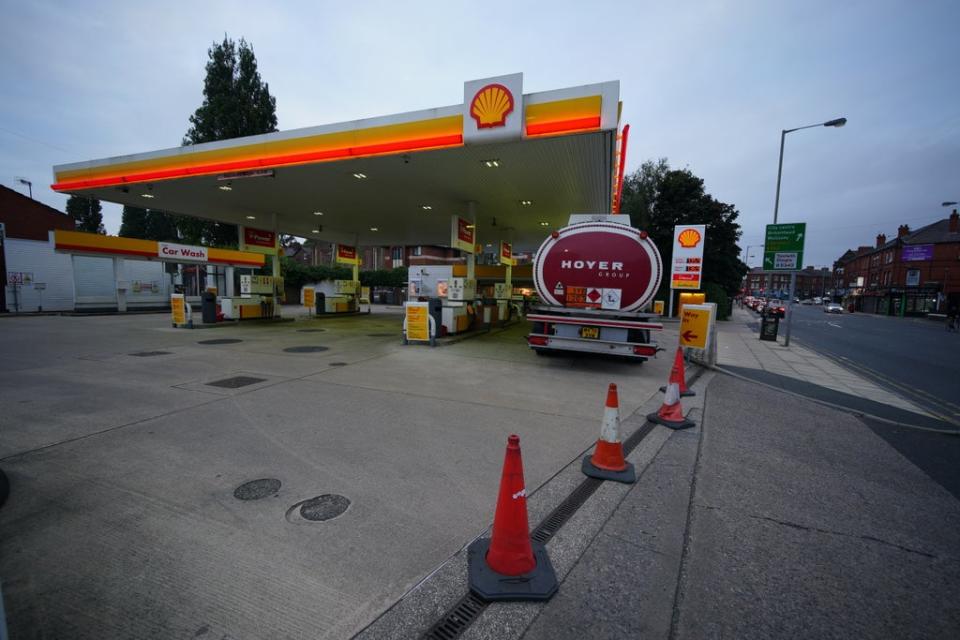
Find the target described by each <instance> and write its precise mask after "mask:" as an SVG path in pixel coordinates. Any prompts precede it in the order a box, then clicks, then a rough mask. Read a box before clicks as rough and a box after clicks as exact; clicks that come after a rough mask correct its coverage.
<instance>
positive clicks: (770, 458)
mask: <svg viewBox="0 0 960 640" xmlns="http://www.w3.org/2000/svg"><path fill="white" fill-rule="evenodd" d="M692 388H693V389H694V390H696V392H697V394H698V395H697V396H696V397H694V398H689V399H684V402H685V407H686V408H687V410H688V415H689V417H692V418H693V419H694V420H696V422H697V427H696V428H694V429H689V430H685V431H670V430H668V429H665V428H663V427H660V426H657V427H654V428H653V429H652V430H651V431H650V432H649V435H647V436H646V437H645V438H643V440H641V443H640V445H639V446H637V448H636V449H634V450H633V452H632V453H631V454H630V455H629V456H628V460H630V461H631V462H633V463H634V464H635V465H636V467H637V471H638V475H639V479H638V482H637V483H636V484H634V485H624V484H618V483H613V482H605V483H603V485H602V486H601V487H600V488H599V489H598V490H597V491H596V493H595V494H593V496H591V497H590V498H589V499H588V500H587V501H586V503H585V504H584V505H583V506H582V507H581V508H580V509H579V510H578V511H577V512H576V513H575V514H574V515H573V516H572V517H571V519H570V520H569V521H568V522H567V523H566V524H565V525H564V526H563V527H562V528H561V529H560V531H559V532H558V533H557V534H556V535H555V536H554V537H553V538H552V539H551V540H550V541H549V542H548V543H547V545H546V546H547V550H548V553H549V555H550V557H551V562H552V564H553V565H554V568H555V570H556V572H557V576H558V579H559V580H560V588H559V591H558V593H557V594H556V596H554V598H553V599H552V600H550V601H549V602H547V603H493V604H489V605H487V606H486V607H484V608H482V610H481V611H480V613H479V615H478V616H477V617H476V619H475V620H473V621H472V623H471V624H469V626H467V627H466V628H465V629H462V630H461V631H462V635H460V636H459V637H462V638H469V639H493V638H497V639H509V638H524V639H540V638H543V639H550V640H555V639H567V638H569V639H571V640H572V639H580V638H672V639H673V638H691V639H700V638H725V637H730V638H850V637H856V638H888V637H896V638H946V637H953V636H954V635H955V633H956V630H957V629H958V628H960V554H958V549H960V501H958V499H957V497H955V496H954V495H951V493H950V492H948V491H947V490H946V489H945V488H944V487H942V486H941V485H940V484H938V483H937V482H936V481H934V480H933V479H931V478H930V477H929V476H928V475H926V474H925V473H924V472H923V471H921V470H920V469H919V468H918V467H916V466H915V465H913V464H912V463H911V462H910V461H909V460H907V459H906V458H904V457H903V456H901V455H900V454H899V453H898V451H897V450H896V449H895V448H894V447H892V446H890V445H889V444H888V443H887V442H886V441H885V440H884V439H883V438H881V437H880V436H878V435H877V434H876V433H875V432H874V430H873V429H871V427H870V426H868V425H867V424H865V423H864V422H863V421H862V420H860V419H858V418H857V417H855V416H852V415H850V414H849V413H847V412H842V411H837V410H834V409H831V408H829V407H824V406H822V405H819V404H815V403H813V402H811V401H808V400H806V399H803V398H799V397H797V396H795V395H792V394H785V393H783V392H780V391H777V390H775V389H771V388H769V387H765V386H763V387H761V386H758V385H756V384H753V383H751V382H749V381H744V380H740V379H737V378H734V377H730V376H727V375H724V374H720V373H707V374H705V375H704V376H703V377H702V378H701V379H700V380H699V381H698V382H697V383H695V384H694V385H693V387H692ZM656 404H657V402H656V401H655V402H652V403H650V404H648V405H647V406H645V407H641V408H640V409H639V410H638V411H637V412H635V413H634V414H632V415H629V416H628V417H627V418H626V419H625V420H624V421H623V429H624V437H626V436H628V435H630V434H631V433H633V432H634V431H635V430H637V429H640V428H642V427H643V424H644V418H643V415H644V412H645V411H647V410H649V409H651V408H653V407H655V405H656ZM936 437H938V438H949V437H950V436H943V435H937V436H936ZM581 480H582V475H581V474H580V472H579V464H578V463H577V462H574V463H572V464H571V465H569V466H567V467H566V468H564V469H563V471H561V472H560V473H559V474H558V475H557V476H556V477H555V478H554V479H553V480H551V482H549V483H548V484H547V485H545V486H543V487H541V488H539V489H538V490H537V491H536V492H534V493H533V495H531V496H530V497H529V498H528V508H529V510H530V520H531V523H536V522H538V521H539V520H540V519H541V518H542V517H543V516H544V515H545V514H547V513H549V512H550V511H551V510H552V509H554V508H555V507H556V506H557V505H558V504H560V502H561V501H562V500H563V498H564V497H565V496H566V495H567V494H568V493H569V492H570V491H571V490H573V488H574V487H576V486H577V485H578V483H579V482H580V481H581ZM488 535H489V533H488ZM466 590H467V584H466V560H465V552H464V550H461V551H460V552H459V553H458V554H456V555H455V556H454V557H453V558H451V559H450V560H449V561H448V562H446V563H445V564H443V565H442V566H441V567H439V568H438V569H437V571H435V572H434V573H433V574H432V575H431V577H430V578H429V579H428V580H427V581H425V582H424V583H422V584H420V585H418V586H417V587H416V588H415V589H414V590H413V591H411V592H410V593H409V594H407V596H406V597H404V598H403V599H402V600H400V601H399V602H397V603H396V604H395V605H394V606H393V607H392V608H391V609H390V610H388V611H387V612H386V613H385V614H384V615H383V616H381V617H380V618H378V619H377V620H376V621H375V622H374V623H373V624H371V625H370V626H369V627H367V628H366V629H365V630H364V631H363V632H362V633H361V634H359V635H358V636H357V637H356V638H357V640H374V639H377V640H380V639H393V638H417V637H429V638H441V637H443V638H452V637H458V636H456V635H441V634H439V633H438V634H436V635H429V631H430V630H431V627H432V625H433V624H435V623H436V622H437V621H438V620H441V619H443V618H444V614H445V613H446V612H449V611H450V610H451V608H452V607H454V606H455V605H456V604H457V603H458V602H459V599H460V598H461V597H462V596H463V595H464V593H465V592H466ZM425 634H426V635H425Z"/></svg>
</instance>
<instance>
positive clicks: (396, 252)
mask: <svg viewBox="0 0 960 640" xmlns="http://www.w3.org/2000/svg"><path fill="white" fill-rule="evenodd" d="M390 257H391V258H393V259H394V260H403V247H394V248H393V249H391V251H390Z"/></svg>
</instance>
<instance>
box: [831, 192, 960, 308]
mask: <svg viewBox="0 0 960 640" xmlns="http://www.w3.org/2000/svg"><path fill="white" fill-rule="evenodd" d="M833 278H834V287H835V288H836V289H837V290H838V292H840V295H842V296H844V298H845V301H846V304H847V305H848V306H849V305H853V308H854V309H855V310H857V311H863V312H866V313H880V314H886V315H925V314H927V313H935V312H936V313H946V312H947V311H948V310H950V309H957V308H960V215H958V214H957V211H956V209H954V211H953V213H951V214H950V216H949V217H948V218H945V219H943V220H938V221H936V222H934V223H932V224H928V225H926V226H925V227H922V228H920V229H917V230H916V231H911V230H910V227H909V226H908V225H905V224H904V225H900V227H899V228H898V229H897V235H896V237H894V238H892V239H890V240H888V239H887V236H886V235H885V234H882V233H881V234H879V235H878V236H877V237H876V241H875V243H874V245H873V246H861V247H858V248H857V249H856V250H853V249H851V250H848V251H847V252H846V253H844V254H843V255H842V256H840V258H838V259H837V261H836V262H835V263H834V265H833Z"/></svg>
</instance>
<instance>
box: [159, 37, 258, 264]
mask: <svg viewBox="0 0 960 640" xmlns="http://www.w3.org/2000/svg"><path fill="white" fill-rule="evenodd" d="M207 56H208V58H209V60H208V61H207V68H206V71H207V75H206V78H205V79H204V81H203V104H201V105H200V107H199V108H197V110H196V111H195V112H194V114H193V115H192V116H190V128H189V129H188V130H187V135H186V136H184V138H183V144H184V145H190V144H200V143H203V142H214V141H217V140H227V139H230V138H240V137H243V136H253V135H258V134H261V133H271V132H273V131H276V130H277V101H276V99H275V98H274V97H273V96H271V95H270V87H269V85H268V84H267V83H266V82H263V80H262V79H261V78H260V72H259V71H258V70H257V58H256V56H255V55H254V53H253V48H252V47H251V46H250V45H249V44H247V42H246V41H245V40H244V39H243V38H241V39H240V43H239V45H238V44H237V43H235V42H234V41H233V40H231V39H230V38H229V37H227V36H224V38H223V42H221V43H214V44H213V46H212V47H211V48H210V49H209V50H207ZM176 222H177V228H178V230H179V232H180V236H181V237H182V238H183V240H184V241H185V242H188V243H190V244H205V245H210V246H216V247H236V246H237V245H238V243H239V238H238V235H237V227H236V226H235V225H231V224H223V223H217V222H211V221H208V220H200V219H198V218H191V217H188V216H178V217H177V218H176Z"/></svg>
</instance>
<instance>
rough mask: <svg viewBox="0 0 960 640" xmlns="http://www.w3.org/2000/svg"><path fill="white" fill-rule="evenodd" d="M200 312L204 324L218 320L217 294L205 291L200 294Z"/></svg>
mask: <svg viewBox="0 0 960 640" xmlns="http://www.w3.org/2000/svg"><path fill="white" fill-rule="evenodd" d="M200 313H201V315H202V316H203V324H215V323H216V321H217V294H215V293H213V292H211V291H204V292H203V293H201V294H200Z"/></svg>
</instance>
